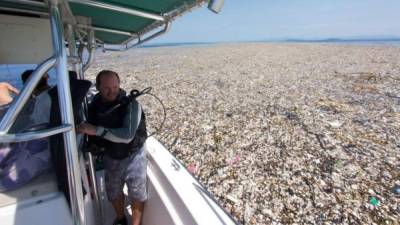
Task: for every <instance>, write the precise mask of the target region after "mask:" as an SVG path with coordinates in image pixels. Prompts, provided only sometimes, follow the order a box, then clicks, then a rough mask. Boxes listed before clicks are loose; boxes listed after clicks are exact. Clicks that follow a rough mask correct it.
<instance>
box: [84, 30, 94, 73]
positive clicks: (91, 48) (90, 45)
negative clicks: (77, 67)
mask: <svg viewBox="0 0 400 225" xmlns="http://www.w3.org/2000/svg"><path fill="white" fill-rule="evenodd" d="M87 46H88V51H89V57H88V60H87V61H86V63H85V64H83V67H82V71H83V72H85V71H86V70H87V69H89V66H90V65H91V64H92V63H93V61H94V53H95V51H96V40H95V38H94V31H93V30H90V31H89V33H88V45H87ZM81 58H82V57H81Z"/></svg>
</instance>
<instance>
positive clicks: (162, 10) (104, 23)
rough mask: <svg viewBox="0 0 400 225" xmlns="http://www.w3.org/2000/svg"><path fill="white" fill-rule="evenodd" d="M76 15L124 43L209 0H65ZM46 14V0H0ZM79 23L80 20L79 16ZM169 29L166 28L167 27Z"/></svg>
mask: <svg viewBox="0 0 400 225" xmlns="http://www.w3.org/2000/svg"><path fill="white" fill-rule="evenodd" d="M64 2H68V5H69V9H68V10H69V12H71V13H72V15H73V16H74V17H75V18H79V17H83V18H90V20H91V24H89V25H88V24H86V26H87V27H90V28H93V30H94V31H95V37H96V39H97V40H98V41H100V42H103V43H105V44H125V43H127V42H128V41H130V40H134V39H137V38H141V37H142V36H143V35H145V34H146V33H148V32H151V31H153V30H155V29H157V28H159V27H162V26H167V24H168V22H170V21H172V20H173V19H174V18H175V17H177V16H179V15H181V14H183V13H185V12H187V11H189V10H191V9H192V8H194V7H196V6H199V5H201V4H203V3H205V2H208V0H64ZM12 9H14V12H15V11H17V12H20V13H32V14H36V15H40V16H45V15H46V13H48V8H47V4H46V3H45V2H43V1H38V0H36V1H35V0H6V1H2V0H0V10H2V11H3V10H6V11H7V10H8V11H10V10H11V11H12ZM76 21H78V23H75V24H74V25H76V26H78V25H79V26H81V27H82V26H83V25H82V24H79V19H76ZM165 29H166V28H165Z"/></svg>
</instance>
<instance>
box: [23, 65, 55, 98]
mask: <svg viewBox="0 0 400 225" xmlns="http://www.w3.org/2000/svg"><path fill="white" fill-rule="evenodd" d="M32 73H33V70H25V72H23V73H22V74H21V79H22V83H23V84H24V85H25V83H26V81H27V80H28V78H29V77H30V76H31V75H32ZM48 80H49V75H48V74H47V73H46V74H44V75H43V77H42V78H41V79H40V81H39V83H38V84H37V86H36V88H35V91H34V92H33V94H34V95H38V94H40V93H41V92H43V91H45V90H47V89H48V88H50V86H49V84H48V83H47V81H48Z"/></svg>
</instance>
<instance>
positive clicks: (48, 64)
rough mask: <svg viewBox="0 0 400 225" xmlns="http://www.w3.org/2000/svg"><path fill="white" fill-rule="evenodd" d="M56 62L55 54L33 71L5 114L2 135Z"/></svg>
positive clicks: (1, 126) (6, 131)
mask: <svg viewBox="0 0 400 225" xmlns="http://www.w3.org/2000/svg"><path fill="white" fill-rule="evenodd" d="M55 64H56V58H55V57H54V56H52V57H50V58H49V59H47V60H46V61H44V62H43V63H42V64H40V65H39V66H38V68H37V69H36V70H35V71H34V72H33V74H32V76H31V77H30V78H29V79H28V81H27V84H26V85H25V86H24V88H23V89H22V92H21V94H20V95H19V96H18V98H17V100H16V101H15V102H14V103H13V104H12V105H11V106H10V108H9V109H8V110H7V113H6V114H5V115H4V117H3V119H2V120H1V123H0V135H4V134H6V133H8V131H9V130H10V128H11V126H12V125H13V124H14V122H15V120H16V119H17V116H18V114H19V113H20V112H21V110H22V108H23V107H24V105H25V104H26V102H27V101H28V99H29V97H30V96H31V95H32V92H33V90H34V89H35V87H36V85H37V84H38V83H39V81H40V79H41V78H42V77H43V75H44V74H45V73H46V72H47V71H48V70H50V69H51V68H52V67H53V66H54V65H55ZM0 140H2V136H0Z"/></svg>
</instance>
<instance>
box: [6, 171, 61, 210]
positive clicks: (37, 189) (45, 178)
mask: <svg viewBox="0 0 400 225" xmlns="http://www.w3.org/2000/svg"><path fill="white" fill-rule="evenodd" d="M52 192H58V187H57V179H56V177H55V173H54V172H47V173H44V174H41V175H40V176H38V177H35V178H34V179H32V180H31V181H29V182H28V183H27V184H25V185H23V186H21V187H20V188H18V189H16V190H13V191H7V192H0V207H3V206H6V205H10V204H15V203H17V202H21V201H23V200H26V199H29V198H32V197H36V196H41V195H45V194H49V193H52Z"/></svg>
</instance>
